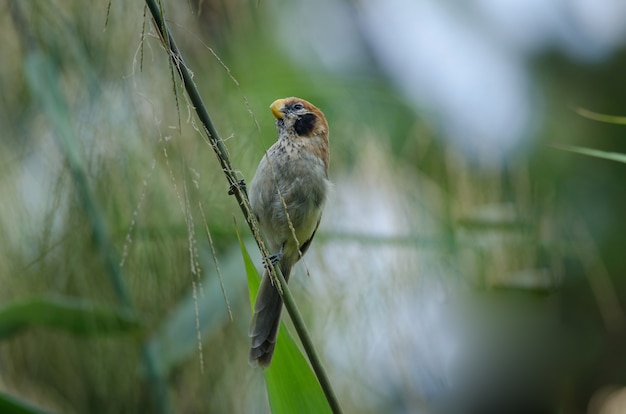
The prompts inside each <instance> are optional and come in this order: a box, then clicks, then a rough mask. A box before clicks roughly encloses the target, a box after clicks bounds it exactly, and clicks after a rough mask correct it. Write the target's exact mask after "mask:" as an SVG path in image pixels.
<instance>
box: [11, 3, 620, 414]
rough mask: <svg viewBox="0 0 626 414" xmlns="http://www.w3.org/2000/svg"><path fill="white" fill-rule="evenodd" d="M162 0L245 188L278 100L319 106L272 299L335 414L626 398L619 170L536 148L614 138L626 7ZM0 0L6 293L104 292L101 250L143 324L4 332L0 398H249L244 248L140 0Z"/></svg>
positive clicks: (606, 404)
mask: <svg viewBox="0 0 626 414" xmlns="http://www.w3.org/2000/svg"><path fill="white" fill-rule="evenodd" d="M163 6H164V8H165V16H166V19H167V21H168V24H169V26H170V28H171V30H172V32H173V34H174V37H175V38H176V40H177V42H178V46H179V47H180V49H181V52H182V54H183V56H185V58H186V60H187V64H188V65H189V67H190V68H191V70H192V71H193V73H194V81H195V82H196V84H197V85H198V87H199V89H200V91H201V94H202V96H203V98H204V100H205V103H206V104H207V109H208V111H209V113H210V115H211V117H212V119H213V121H214V123H215V125H216V127H217V129H218V131H219V133H220V134H221V136H222V138H223V139H224V140H225V143H226V145H227V147H228V149H229V151H230V155H231V158H232V162H233V164H234V165H235V167H236V168H237V169H238V170H239V173H240V175H241V177H242V178H245V179H247V180H250V178H251V177H252V175H253V174H254V170H255V168H256V165H257V163H258V161H259V159H260V158H261V156H262V154H263V151H264V149H266V148H267V147H269V146H270V145H271V144H272V142H273V141H274V140H275V137H276V132H275V128H274V125H273V118H272V116H271V114H270V112H269V110H268V106H269V104H270V103H271V102H272V101H273V100H274V99H276V98H280V97H286V96H299V97H302V98H305V99H307V100H310V101H311V102H313V103H314V104H316V105H317V106H318V107H320V108H321V109H322V110H323V111H324V113H325V114H326V117H327V119H328V122H329V124H330V129H331V137H330V139H331V154H332V155H331V157H332V160H331V173H330V175H331V180H332V181H333V182H334V190H333V194H332V195H331V197H330V200H329V203H328V205H327V208H326V212H325V216H324V219H323V221H322V226H321V228H320V231H319V232H318V235H317V237H316V240H315V242H314V243H313V248H312V249H311V251H310V252H309V254H308V255H307V256H306V257H305V259H304V260H303V263H302V264H299V265H298V267H297V270H296V271H295V276H294V277H293V279H292V280H293V282H292V286H293V289H292V290H293V292H294V293H295V295H296V299H297V300H298V304H299V306H300V308H301V309H302V311H303V312H304V316H305V319H306V321H307V323H308V325H309V326H310V328H311V331H312V335H313V340H314V343H316V345H317V346H318V348H319V349H320V351H321V354H322V358H323V360H324V361H325V364H326V366H327V368H328V370H329V374H330V377H331V381H332V383H333V385H334V386H335V388H336V391H337V393H338V396H339V399H340V401H341V403H342V405H343V406H344V409H345V410H346V412H354V413H356V412H358V413H378V412H388V413H457V412H459V413H460V412H463V413H477V414H478V413H587V412H588V413H622V412H626V402H625V401H626V324H625V322H626V320H625V318H624V303H626V302H625V301H626V295H625V293H626V279H625V277H624V276H625V272H626V255H625V254H624V252H625V248H626V224H625V218H624V217H625V213H626V191H624V190H625V189H626V185H625V183H626V181H625V180H626V166H625V165H624V164H622V163H618V162H613V161H608V160H604V159H599V158H592V157H587V156H583V155H579V154H574V153H571V152H567V151H563V150H561V149H557V148H555V147H554V146H553V145H554V144H566V145H577V146H583V147H589V148H595V149H599V150H604V151H612V152H618V153H626V138H625V135H626V125H620V124H619V121H620V119H618V118H611V119H610V120H611V121H612V122H600V121H598V120H596V119H591V118H594V116H591V117H590V116H589V113H588V112H587V111H592V112H595V113H600V114H608V115H616V116H619V115H622V116H626V76H625V74H626V49H625V47H626V3H624V2H623V1H621V0H572V1H562V2H546V1H542V0H533V1H528V0H506V1H500V0H472V1H466V2H456V1H436V0H391V1H385V2H380V1H373V0H371V1H370V0H361V1H349V0H344V1H341V0H321V1H317V2H305V1H286V0H263V1H256V0H255V1H244V0H230V1H217V0H201V1H199V2H196V1H188V2H185V1H178V2H175V1H165V2H163ZM0 10H1V12H0V22H1V25H0V27H1V29H0V30H1V36H0V82H1V84H0V105H1V106H0V108H1V110H0V131H1V138H0V229H1V231H0V255H1V256H0V307H8V306H11V304H14V303H17V302H19V301H23V300H27V299H29V298H33V297H46V298H47V297H55V298H57V297H62V298H74V299H80V300H90V301H94V302H96V303H100V304H109V305H113V306H118V305H119V304H120V299H119V295H116V290H115V286H114V285H113V284H112V283H111V280H110V269H107V266H106V263H107V257H108V258H109V259H110V258H111V257H116V258H117V261H116V262H115V263H116V266H117V267H118V268H119V270H120V273H121V275H122V278H123V279H122V280H123V281H124V284H125V285H126V286H127V291H128V293H129V297H130V302H131V303H132V306H133V308H134V309H135V310H136V311H137V313H138V314H139V316H140V318H141V321H142V324H143V328H142V329H141V332H140V333H139V334H133V335H90V336H87V337H78V336H76V335H73V334H71V333H68V332H65V331H63V330H57V329H50V328H48V329H46V328H33V329H27V330H25V331H22V332H20V333H19V334H16V335H12V336H10V337H6V338H4V339H3V340H0V390H2V391H3V392H4V393H7V394H10V395H13V396H17V397H19V398H21V399H24V400H26V401H30V402H32V403H33V404H36V405H38V406H40V407H44V408H46V409H48V410H50V411H52V412H59V413H61V412H63V413H138V412H164V409H163V408H164V407H166V406H169V407H170V408H171V410H172V411H174V412H178V413H199V412H216V413H217V412H220V413H222V412H233V413H239V412H240V413H264V412H268V411H269V407H268V403H267V397H266V394H265V389H264V382H263V376H262V375H261V373H260V371H259V370H258V369H253V368H251V367H250V366H249V365H248V363H247V348H248V345H249V343H248V337H247V326H248V323H249V319H250V305H249V301H248V297H247V286H246V278H245V272H244V267H243V262H242V257H241V252H240V250H239V247H238V242H237V237H236V230H235V229H236V227H238V228H239V230H240V231H241V232H242V234H243V237H244V238H246V239H247V240H250V239H251V238H250V235H249V233H248V231H247V229H246V228H245V225H244V220H243V217H242V216H241V215H240V213H239V210H238V208H237V205H236V201H235V200H234V198H232V197H230V196H228V195H227V190H228V186H227V183H226V180H225V178H224V176H223V174H222V172H221V171H220V167H219V164H218V163H217V160H216V158H215V156H214V154H213V150H212V148H211V147H210V146H209V145H208V144H207V142H206V141H205V139H203V135H202V133H201V132H199V131H200V130H199V128H198V122H197V121H196V118H195V116H194V113H193V108H191V106H190V104H189V102H188V100H187V99H186V97H185V95H184V93H183V91H182V88H181V85H180V83H179V81H178V79H177V76H175V73H173V72H172V68H171V67H170V66H169V64H168V58H167V55H166V53H165V51H164V49H163V47H162V46H161V44H160V41H159V39H158V37H157V36H156V35H155V31H154V28H153V27H152V23H151V21H150V19H149V18H148V17H146V11H145V10H144V6H143V3H142V2H140V1H135V2H128V1H125V2H111V3H108V4H107V2H97V3H93V4H92V3H89V4H87V3H85V2H80V1H74V0H56V1H46V2H41V1H40V2H20V1H17V0H7V1H5V2H2V3H1V4H0ZM148 15H149V13H148ZM50 96H52V97H53V98H54V99H52V101H51V100H50ZM616 121H617V123H616ZM622 123H624V122H623V121H622ZM68 137H69V138H68ZM72 154H73V155H72ZM71 156H73V157H76V159H79V160H80V164H81V165H82V167H83V169H84V172H85V173H86V175H85V177H86V182H85V183H83V184H84V186H83V187H82V189H83V190H84V189H85V188H87V189H88V192H89V194H91V196H92V198H93V200H94V202H95V203H94V205H93V206H92V207H93V209H92V210H90V209H89V208H88V206H86V205H85V202H84V195H81V194H82V193H81V191H80V190H81V189H80V186H79V184H77V182H76V179H75V176H74V175H73V169H72V162H71V160H70V158H71ZM94 217H95V218H96V221H98V222H100V223H101V224H102V225H103V229H100V230H102V232H103V233H102V234H105V235H106V237H108V240H109V241H110V245H109V246H108V247H107V249H108V250H106V251H103V245H102V243H99V242H98V238H97V234H100V233H97V232H96V233H97V234H96V236H94V228H93V223H94V221H93V219H94ZM207 229H208V232H207ZM207 234H210V240H209V237H208V235H207ZM211 243H212V245H211ZM212 251H214V252H215V253H214V254H213V253H212ZM250 251H251V252H255V249H254V247H253V244H250ZM255 254H256V256H255V260H256V261H257V263H259V267H260V263H261V260H260V257H259V255H258V253H255ZM112 255H113V256H112ZM220 278H221V280H220ZM146 352H148V353H149V354H150V355H151V358H152V360H153V361H155V364H156V366H154V367H153V368H154V371H153V372H147V370H146V364H145V363H144V362H145V355H146ZM154 378H157V379H160V380H161V386H163V385H164V386H165V391H164V390H163V389H162V388H159V385H158V384H157V385H155V383H154V381H153V380H154ZM157 382H158V381H157ZM155 390H160V391H158V392H157V393H159V394H160V397H159V398H160V399H157V400H155V398H154V394H155Z"/></svg>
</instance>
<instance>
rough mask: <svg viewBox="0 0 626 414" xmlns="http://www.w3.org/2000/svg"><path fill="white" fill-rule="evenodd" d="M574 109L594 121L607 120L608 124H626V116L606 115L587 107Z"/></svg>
mask: <svg viewBox="0 0 626 414" xmlns="http://www.w3.org/2000/svg"><path fill="white" fill-rule="evenodd" d="M574 111H576V113H577V114H578V115H580V116H582V117H584V118H587V119H592V120H594V121H600V122H606V123H607V124H615V125H626V117H625V116H614V115H606V114H601V113H598V112H593V111H590V110H588V109H585V108H574Z"/></svg>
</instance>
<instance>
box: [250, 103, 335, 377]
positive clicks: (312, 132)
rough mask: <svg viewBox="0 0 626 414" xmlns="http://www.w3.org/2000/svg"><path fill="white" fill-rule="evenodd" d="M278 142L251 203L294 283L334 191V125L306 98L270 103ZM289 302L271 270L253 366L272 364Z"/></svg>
mask: <svg viewBox="0 0 626 414" xmlns="http://www.w3.org/2000/svg"><path fill="white" fill-rule="evenodd" d="M270 109H271V110H272V114H274V117H276V127H277V129H278V140H277V141H276V142H275V143H274V145H272V146H271V147H270V149H269V150H267V153H266V154H265V156H264V157H263V158H262V159H261V162H260V163H259V166H258V167H257V170H256V174H255V175H254V178H253V179H252V182H251V183H250V191H249V195H250V205H251V207H252V213H253V214H254V215H255V216H256V218H257V220H258V222H259V225H260V227H261V230H262V231H263V234H264V235H265V238H266V239H267V243H268V245H269V246H268V247H269V251H270V253H272V256H271V257H270V258H268V259H270V260H272V263H275V264H277V265H278V266H280V270H281V272H282V274H283V276H284V277H285V280H286V281H288V280H289V275H290V273H291V268H292V267H293V266H294V265H295V264H296V262H297V261H298V260H300V258H301V257H302V256H303V255H304V254H305V253H306V251H307V249H308V248H309V246H310V245H311V241H312V240H313V236H315V232H316V230H317V227H318V226H319V224H320V219H321V217H322V210H323V208H324V204H325V202H326V196H327V194H328V189H329V187H330V181H328V162H329V148H328V123H327V122H326V118H325V117H324V114H323V113H322V111H320V110H319V109H318V108H317V107H315V106H314V105H312V104H311V103H309V102H307V101H305V100H304V99H300V98H294V97H292V98H284V99H278V100H276V101H274V103H272V105H270ZM282 307H283V301H282V298H281V297H280V294H279V293H278V291H277V290H276V287H275V286H274V285H273V283H272V280H271V278H270V276H269V272H268V269H267V268H266V270H265V272H264V274H263V279H262V280H261V286H260V287H259V293H258V295H257V298H256V302H255V304H254V317H253V319H252V323H251V324H250V330H249V335H250V337H251V338H252V345H251V347H250V353H249V355H248V359H249V361H250V363H251V364H252V365H256V364H258V365H259V366H262V367H267V366H269V364H270V362H271V360H272V355H273V354H274V346H275V345H276V337H277V335H278V329H279V327H280V314H281V311H282Z"/></svg>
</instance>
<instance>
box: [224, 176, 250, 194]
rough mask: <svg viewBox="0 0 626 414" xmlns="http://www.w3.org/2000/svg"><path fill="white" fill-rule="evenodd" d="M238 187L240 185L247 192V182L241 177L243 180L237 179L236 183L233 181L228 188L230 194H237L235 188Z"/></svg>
mask: <svg viewBox="0 0 626 414" xmlns="http://www.w3.org/2000/svg"><path fill="white" fill-rule="evenodd" d="M237 187H240V188H241V189H242V190H243V192H244V193H245V192H246V182H245V181H244V180H243V179H241V180H239V181H237V182H236V183H232V184H231V185H230V188H229V189H228V195H233V194H235V189H236V188H237Z"/></svg>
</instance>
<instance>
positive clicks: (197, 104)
mask: <svg viewBox="0 0 626 414" xmlns="http://www.w3.org/2000/svg"><path fill="white" fill-rule="evenodd" d="M146 4H147V5H148V8H149V9H150V12H151V13H152V17H153V18H154V22H155V27H156V29H157V30H158V31H159V34H160V35H161V38H162V39H163V43H164V45H165V46H166V48H169V56H170V59H171V63H172V65H174V67H175V68H176V70H177V71H178V73H179V75H180V77H181V79H182V81H183V84H184V86H185V90H186V91H187V94H188V95H189V100H190V101H191V103H192V104H193V107H194V108H195V110H196V113H197V114H198V118H199V120H200V122H201V123H202V125H203V126H204V129H205V131H206V133H207V135H208V138H209V142H210V143H211V146H212V148H213V150H214V151H215V154H216V155H217V158H218V161H219V163H220V165H221V167H222V171H224V175H226V179H227V180H228V184H229V185H230V188H231V189H232V190H233V194H234V195H235V197H236V198H237V201H238V203H239V207H240V208H241V211H242V212H243V215H244V217H245V219H246V222H247V223H248V227H250V230H251V231H252V234H253V235H254V239H255V241H256V243H257V246H258V247H259V250H261V254H262V255H263V257H268V256H269V253H268V251H267V248H266V247H265V243H263V240H262V238H261V235H260V232H259V230H258V229H259V226H258V223H257V222H256V218H255V217H254V215H253V214H252V210H251V208H250V202H249V201H248V196H247V195H246V192H245V191H244V189H243V187H242V186H241V185H240V183H239V180H238V178H237V177H236V175H235V173H234V171H235V170H234V169H233V167H232V164H231V162H230V158H229V156H228V151H226V147H225V146H224V142H223V141H222V139H221V138H220V137H219V135H218V133H217V130H216V129H215V126H214V125H213V122H212V121H211V117H210V116H209V113H208V111H207V109H206V106H205V105H204V102H203V101H202V98H201V97H200V93H199V92H198V88H197V87H196V84H195V83H194V81H193V79H192V77H191V73H190V71H189V69H188V68H187V65H186V64H185V61H184V59H183V57H182V55H181V54H180V51H179V50H178V47H177V46H176V42H175V41H174V38H173V37H172V34H171V33H170V31H169V29H168V27H167V25H166V24H165V21H164V20H163V16H162V14H161V10H160V9H159V7H158V5H157V3H156V0H146ZM271 268H273V266H271ZM274 273H275V277H276V278H277V280H279V282H280V286H281V289H279V292H280V293H281V296H282V297H283V301H284V302H285V308H286V309H287V312H288V313H289V316H290V317H291V320H292V321H293V324H294V326H295V327H296V332H297V333H298V336H299V338H300V341H301V342H302V345H303V346H304V350H305V352H306V354H307V356H308V357H309V361H310V362H311V366H312V367H313V371H314V372H315V375H316V376H317V379H318V381H319V382H320V385H321V387H322V390H323V391H324V394H325V395H326V399H327V401H328V403H329V405H330V407H331V409H332V410H333V412H334V413H341V412H342V410H341V406H340V405H339V400H338V399H337V396H336V395H335V392H334V391H333V388H332V386H331V384H330V380H329V379H328V375H327V374H326V370H325V369H324V367H323V365H322V363H321V360H320V358H319V356H318V354H317V352H316V350H315V347H314V346H313V342H312V341H311V338H310V336H309V333H308V331H307V329H306V326H305V324H304V320H303V319H302V315H301V314H300V311H299V310H298V308H297V306H296V303H295V301H294V299H293V296H292V295H291V292H290V290H289V287H288V286H287V282H286V281H285V278H284V277H283V275H282V274H281V273H280V271H278V272H276V271H275V269H274Z"/></svg>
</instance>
